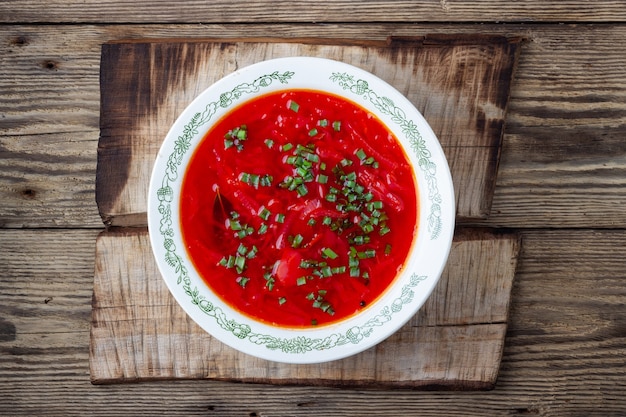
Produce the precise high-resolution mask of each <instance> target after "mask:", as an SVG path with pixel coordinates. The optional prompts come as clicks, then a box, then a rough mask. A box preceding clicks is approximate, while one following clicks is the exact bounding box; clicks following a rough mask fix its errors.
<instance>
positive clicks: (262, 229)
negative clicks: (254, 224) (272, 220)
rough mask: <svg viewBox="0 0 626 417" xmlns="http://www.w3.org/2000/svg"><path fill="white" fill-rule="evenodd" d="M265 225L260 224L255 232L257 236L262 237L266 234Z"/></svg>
mask: <svg viewBox="0 0 626 417" xmlns="http://www.w3.org/2000/svg"><path fill="white" fill-rule="evenodd" d="M267 229H268V228H267V224H265V223H261V225H260V226H259V230H258V231H257V233H258V234H260V235H264V234H265V233H267Z"/></svg>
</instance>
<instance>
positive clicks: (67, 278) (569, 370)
mask: <svg viewBox="0 0 626 417" xmlns="http://www.w3.org/2000/svg"><path fill="white" fill-rule="evenodd" d="M96 234H97V231H93V230H92V231H90V230H82V231H81V230H77V231H69V230H49V229H48V230H6V229H5V230H0V263H2V265H3V266H4V268H3V271H4V272H3V273H2V279H1V280H0V282H1V284H0V285H1V290H0V306H9V307H3V309H2V313H1V315H0V317H1V318H2V321H0V380H2V381H3V382H4V383H2V384H0V409H2V410H11V411H10V414H11V415H13V416H27V415H32V412H33V409H36V410H37V413H38V414H39V415H43V416H58V415H108V416H112V415H119V416H126V415H129V414H134V415H137V414H140V415H141V414H143V415H157V414H167V415H171V416H179V415H180V416H195V415H198V416H206V415H207V413H209V414H211V415H214V416H217V417H226V416H233V415H244V416H250V415H257V416H258V415H264V414H267V415H334V416H339V417H347V416H354V417H356V416H362V415H364V414H365V415H367V414H371V413H375V414H388V415H412V414H416V415H417V414H420V415H421V414H428V415H433V416H438V415H441V416H449V415H455V414H456V415H464V416H484V415H521V414H538V415H581V416H582V415H584V416H606V415H620V414H623V411H624V410H626V397H625V396H624V395H623V394H624V390H625V389H626V384H625V383H624V375H625V374H626V368H625V365H624V362H623V357H624V355H626V333H625V331H624V329H626V311H624V308H623V300H624V299H625V297H626V275H625V272H624V271H626V260H625V259H624V257H623V251H621V250H619V249H620V248H626V233H625V232H624V231H622V230H606V231H603V230H527V231H523V233H522V236H523V241H524V244H523V250H522V253H521V258H520V262H519V264H518V269H517V271H518V272H517V275H516V278H515V283H514V286H513V289H512V305H511V309H510V321H509V322H510V324H509V329H508V333H507V339H506V344H505V349H504V355H503V359H502V365H501V371H500V374H499V377H498V381H497V384H496V387H495V389H494V390H492V391H487V392H453V393H446V392H414V391H412V390H393V391H389V390H354V389H342V390H337V389H333V388H325V387H289V386H283V387H279V388H277V387H276V386H267V385H257V384H254V385H250V384H232V383H222V382H216V381H211V382H208V381H177V382H176V383H175V384H174V383H171V382H167V383H163V382H142V383H140V384H124V385H109V386H93V385H91V383H90V380H89V368H88V359H87V358H88V351H89V347H88V346H89V322H90V316H89V314H90V313H89V312H90V311H91V291H92V288H93V270H94V257H93V251H94V247H95V239H96ZM26 283H29V285H28V287H25V285H26ZM25 288H26V289H25ZM49 296H52V297H53V299H52V300H50V301H49V302H48V303H47V304H46V303H45V299H46V298H47V297H49ZM57 302H59V303H60V304H55V303H57ZM50 309H54V312H53V313H51V310H50ZM26 319H28V323H26ZM57 320H58V321H59V322H60V321H62V320H64V321H66V322H67V323H68V328H69V329H73V330H70V332H71V334H70V333H69V332H68V333H65V335H62V334H59V335H56V336H55V335H53V334H51V333H50V332H49V331H48V327H49V326H52V328H56V327H57V325H56V324H54V323H55V322H56V321H57ZM11 323H13V324H14V326H11ZM11 328H14V329H15V332H11V331H10V329H11ZM12 334H13V335H14V337H10V335H12ZM68 335H69V336H68Z"/></svg>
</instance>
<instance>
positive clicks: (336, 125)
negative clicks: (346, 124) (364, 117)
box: [333, 120, 341, 132]
mask: <svg viewBox="0 0 626 417" xmlns="http://www.w3.org/2000/svg"><path fill="white" fill-rule="evenodd" d="M333 129H335V131H336V132H339V131H340V130H341V122H340V121H339V120H337V121H335V122H333Z"/></svg>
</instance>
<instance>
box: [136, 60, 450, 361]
mask: <svg viewBox="0 0 626 417" xmlns="http://www.w3.org/2000/svg"><path fill="white" fill-rule="evenodd" d="M289 89H309V90H320V91H325V92H329V93H332V94H334V95H338V96H342V97H345V98H347V99H348V100H351V101H353V102H355V103H357V104H359V105H360V106H361V107H364V108H365V109H367V110H368V111H370V112H372V113H374V114H375V115H376V116H377V117H378V118H379V119H380V120H382V121H383V122H384V123H385V124H386V125H387V127H388V128H389V129H390V130H391V131H392V132H393V133H394V134H395V136H396V137H397V138H398V140H399V141H400V143H401V145H402V147H403V148H404V151H405V153H406V154H407V156H408V157H409V160H410V163H411V164H412V166H413V169H414V174H415V177H416V180H417V184H418V188H419V193H418V203H419V214H418V223H419V224H418V233H417V237H416V238H415V241H414V243H413V246H412V250H411V252H410V253H409V257H408V259H407V260H406V262H405V267H404V268H403V270H402V272H401V274H400V276H399V277H398V278H396V280H395V281H394V282H393V283H392V285H391V287H390V288H388V289H387V290H386V292H384V293H383V295H382V296H380V297H379V298H378V299H377V300H376V301H375V302H374V303H372V304H371V305H370V306H369V307H368V308H367V309H364V310H363V311H362V312H360V313H358V314H356V315H354V316H352V317H349V318H347V319H345V320H344V321H340V322H338V323H335V324H330V325H326V326H319V327H311V328H284V327H277V326H272V325H268V324H265V323H263V322H260V321H256V320H254V319H251V318H250V317H248V316H245V315H243V314H241V313H239V312H238V311H237V310H235V309H233V308H231V307H230V306H229V305H227V304H225V303H224V302H223V301H222V300H221V299H220V298H219V297H218V296H216V295H215V294H213V293H212V292H211V290H210V288H209V287H208V286H207V285H206V284H205V283H204V281H203V280H202V278H201V277H200V276H199V275H198V273H197V272H196V270H195V268H194V265H193V263H192V262H191V260H190V259H189V256H188V254H187V253H186V250H185V248H184V245H183V241H182V237H181V231H180V221H179V215H180V214H179V201H180V198H181V195H180V188H181V182H182V179H183V174H184V173H185V169H186V166H187V164H188V162H189V160H190V158H191V155H192V154H193V152H194V148H195V147H196V146H197V144H198V143H199V141H200V140H201V139H202V138H203V136H204V134H205V133H206V132H207V131H208V130H209V128H210V127H211V125H212V123H214V122H215V121H216V120H219V119H220V118H221V117H222V116H223V115H225V114H226V113H227V112H229V111H230V110H231V109H232V108H233V107H235V106H237V105H239V104H241V103H243V102H245V101H246V100H249V99H252V98H254V97H255V96H258V95H262V94H266V93H269V92H272V91H279V90H289ZM181 143H185V144H186V145H184V146H181ZM454 219H455V203H454V192H453V186H452V180H451V176H450V171H449V168H448V164H447V162H446V159H445V156H444V154H443V151H442V149H441V146H440V144H439V142H438V140H437V138H436V137H435V135H434V133H433V131H432V129H431V128H430V127H429V125H428V123H427V122H426V120H425V119H424V118H423V117H422V115H421V114H420V113H419V111H418V110H417V109H415V107H414V106H413V105H412V104H411V103H410V102H409V101H408V100H407V99H406V98H405V97H404V96H403V95H402V94H401V93H399V92H398V91H397V90H395V89H394V88H393V87H391V86H390V85H389V84H387V83H386V82H384V81H382V80H381V79H379V78H378V77H376V76H374V75H372V74H371V73H369V72H366V71H364V70H361V69H359V68H357V67H354V66H351V65H348V64H345V63H341V62H337V61H332V60H328V59H322V58H312V57H293V58H281V59H273V60H268V61H263V62H260V63H257V64H254V65H251V66H249V67H245V68H242V69H240V70H238V71H236V72H234V73H232V74H230V75H228V76H226V77H224V78H223V79H221V80H220V81H218V82H216V83H215V84H213V85H212V86H211V87H209V88H208V89H207V90H205V91H204V92H203V93H202V94H200V95H199V96H198V97H197V98H196V99H195V100H194V101H193V102H192V103H191V104H190V105H189V106H188V107H187V108H186V109H185V110H184V111H183V113H182V114H181V115H180V116H179V118H178V119H177V121H176V122H175V123H174V125H173V126H172V128H171V130H170V131H169V133H168V134H167V136H166V138H165V140H164V142H163V145H162V147H161V149H160V151H159V153H158V156H157V158H156V161H155V164H154V170H153V173H152V178H151V181H150V190H149V197H148V227H149V232H150V242H151V245H152V249H153V252H154V256H155V258H156V261H157V264H158V267H159V270H160V272H161V274H162V276H163V279H164V280H165V282H166V284H167V286H168V288H169V290H170V291H171V293H172V294H173V296H174V298H175V299H176V300H177V302H178V303H179V304H180V306H181V307H182V308H183V309H184V310H185V311H186V313H187V314H188V315H189V316H190V317H191V318H192V319H193V320H194V321H195V322H196V323H198V324H199V325H200V326H201V327H202V328H203V329H204V330H206V331H207V332H208V333H209V334H211V335H212V336H213V337H215V338H217V339H218V340H220V341H221V342H223V343H225V344H226V345H228V346H231V347H232V348H234V349H237V350H239V351H241V352H244V353H247V354H250V355H253V356H256V357H259V358H262V359H267V360H272V361H277V362H285V363H319V362H326V361H331V360H336V359H340V358H344V357H347V356H350V355H353V354H356V353H358V352H361V351H363V350H365V349H367V348H370V347H372V346H374V345H375V344H377V343H379V342H381V341H382V340H384V339H386V338H387V337H389V336H390V335H392V334H393V333H394V332H396V331H397V330H398V329H399V328H400V327H401V326H403V325H404V324H405V323H406V322H407V321H408V320H409V319H410V318H411V317H412V316H413V315H415V313H416V312H417V311H418V309H419V308H420V307H421V306H422V305H423V304H424V302H425V301H426V299H427V298H428V296H429V295H430V293H431V292H432V290H433V288H434V287H435V285H436V283H437V281H438V280H439V277H440V275H441V272H442V270H443V268H444V266H445V263H446V260H447V257H448V253H449V250H450V246H451V243H452V236H453V232H454Z"/></svg>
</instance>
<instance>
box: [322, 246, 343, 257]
mask: <svg viewBox="0 0 626 417" xmlns="http://www.w3.org/2000/svg"><path fill="white" fill-rule="evenodd" d="M322 256H323V257H324V258H330V259H336V258H337V257H338V256H339V255H337V253H335V251H334V250H332V249H331V248H323V249H322Z"/></svg>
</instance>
